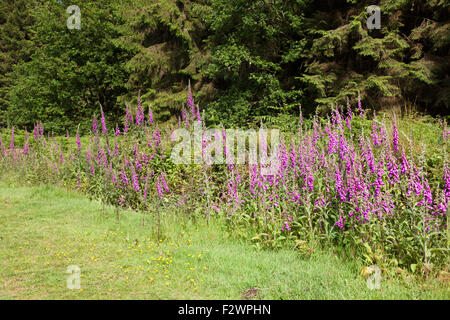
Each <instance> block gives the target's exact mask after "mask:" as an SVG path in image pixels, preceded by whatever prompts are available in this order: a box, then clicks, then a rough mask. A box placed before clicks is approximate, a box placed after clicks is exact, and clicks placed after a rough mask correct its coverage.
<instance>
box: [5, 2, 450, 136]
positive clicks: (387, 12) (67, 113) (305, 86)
mask: <svg viewBox="0 0 450 320" xmlns="http://www.w3.org/2000/svg"><path fill="white" fill-rule="evenodd" d="M72 4H78V5H79V6H80V8H81V14H82V19H81V20H82V28H81V30H68V29H67V27H66V20H67V18H68V16H69V15H68V14H67V13H66V8H67V7H68V6H69V5H72ZM372 4H377V5H378V6H379V7H380V8H381V13H382V16H381V29H380V30H368V28H367V26H366V21H367V18H368V14H367V13H366V9H367V7H368V6H369V5H372ZM0 8H1V10H0V35H1V37H0V126H6V125H7V123H11V124H13V123H14V124H15V125H18V126H30V125H31V124H32V123H31V122H32V121H36V120H41V121H42V122H43V123H44V124H45V125H46V127H48V128H49V129H51V130H54V131H55V132H56V131H58V132H65V128H66V127H70V128H74V127H76V126H77V124H78V123H79V122H81V123H83V125H82V128H83V127H85V126H87V125H88V124H87V123H88V122H89V121H90V119H91V117H92V114H93V113H94V111H95V110H99V109H98V103H99V102H100V103H101V104H102V105H103V108H104V110H105V112H106V113H107V116H108V120H109V121H114V122H119V121H120V117H121V116H122V114H123V110H124V108H125V105H126V104H129V105H131V106H132V107H133V108H135V107H136V105H137V100H136V99H137V98H136V97H137V93H138V92H140V93H141V97H142V101H143V105H144V108H145V109H146V110H148V108H149V107H151V108H152V110H153V112H154V115H155V117H156V119H157V120H159V121H165V120H168V119H169V118H176V117H178V116H179V115H180V109H181V107H182V106H183V104H185V102H186V88H187V84H188V81H189V80H190V82H191V84H192V88H193V94H194V100H195V103H196V104H199V106H200V110H201V111H205V115H206V120H207V122H208V123H209V124H219V123H222V124H224V125H227V126H233V125H238V126H248V125H250V126H255V125H259V123H260V122H261V121H262V122H265V123H268V124H272V125H277V126H281V127H286V126H291V124H292V123H293V122H294V120H293V119H295V117H297V116H298V110H299V106H300V105H302V109H303V111H304V114H305V115H307V114H308V113H309V114H313V113H315V112H316V111H318V112H322V113H324V112H326V111H327V110H328V109H329V107H330V106H334V105H335V104H336V103H337V104H341V105H345V103H346V100H347V98H349V99H350V102H351V105H352V106H355V104H356V97H357V95H358V92H360V95H361V98H362V100H363V105H364V107H366V108H370V109H373V110H379V109H388V108H393V107H404V106H407V107H408V108H409V107H410V106H415V107H417V109H418V111H428V112H429V113H431V114H434V115H436V114H439V115H442V116H446V115H448V114H449V105H450V96H449V95H450V93H449V92H450V87H449V86H450V81H449V71H450V60H449V51H450V45H449V42H450V30H449V29H450V23H449V10H450V6H449V5H448V1H444V0H430V1H417V0H401V1H397V0H383V1H375V3H374V2H373V1H355V0H338V1H318V0H288V1H281V0H258V1H243V0H190V1H188V0H183V1H182V0H135V1H131V0H119V1H117V0H116V1H114V0H100V1H94V0H89V1H72V2H70V3H65V2H64V1H57V0H52V1H31V0H28V1H27V0H18V1H11V0H1V1H0ZM13 70H14V71H13Z"/></svg>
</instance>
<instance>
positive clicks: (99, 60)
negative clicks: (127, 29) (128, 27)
mask: <svg viewBox="0 0 450 320" xmlns="http://www.w3.org/2000/svg"><path fill="white" fill-rule="evenodd" d="M112 3H114V1H109V0H102V1H97V0H96V1H73V2H71V4H77V5H79V7H80V9H81V14H82V16H81V29H80V30H77V29H72V30H69V29H68V28H67V26H66V21H67V18H68V17H69V14H67V13H66V8H67V6H66V5H64V4H60V3H59V2H58V1H51V2H45V4H42V5H40V6H39V7H36V8H35V9H34V10H33V15H34V17H35V20H36V21H37V23H36V25H35V26H34V28H35V37H34V41H35V46H36V47H35V51H34V53H33V55H32V60H31V61H29V62H23V63H21V64H19V65H17V66H16V68H15V70H14V72H13V75H12V79H13V82H14V86H13V87H12V88H11V91H10V92H9V112H8V113H9V116H10V117H11V118H12V119H13V120H14V121H13V122H14V124H17V125H19V126H27V127H29V128H30V127H32V126H33V122H34V121H42V122H44V123H45V124H47V129H48V130H49V131H55V132H65V128H70V129H72V130H73V129H74V128H76V126H77V125H78V123H79V122H87V119H90V117H91V116H92V114H93V113H94V111H96V110H98V109H99V107H98V103H101V104H102V105H103V106H104V111H105V113H107V114H108V115H110V116H118V115H119V114H121V110H122V108H121V106H119V104H118V103H117V101H116V99H117V97H118V96H119V95H121V94H123V93H124V92H125V87H124V82H125V81H126V79H127V77H128V76H127V73H126V72H125V70H124V64H125V62H126V61H127V59H128V58H129V57H130V54H129V51H128V50H127V49H124V48H121V47H120V46H118V45H117V44H115V42H114V38H117V37H118V36H120V32H119V31H118V28H117V26H118V25H121V24H122V23H123V22H124V21H123V20H122V19H121V18H120V17H119V16H118V15H117V14H116V10H115V8H114V6H113V5H112Z"/></svg>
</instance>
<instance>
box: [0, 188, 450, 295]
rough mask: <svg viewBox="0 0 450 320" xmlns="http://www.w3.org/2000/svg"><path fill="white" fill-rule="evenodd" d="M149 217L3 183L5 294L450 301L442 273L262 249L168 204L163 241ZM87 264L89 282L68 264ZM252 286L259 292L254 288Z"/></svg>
mask: <svg viewBox="0 0 450 320" xmlns="http://www.w3.org/2000/svg"><path fill="white" fill-rule="evenodd" d="M154 234H155V230H154V229H152V226H151V223H150V220H148V221H147V223H146V224H145V225H144V226H143V225H142V216H141V215H140V214H138V213H136V212H132V211H126V212H125V211H122V212H121V213H120V220H118V219H117V217H116V213H115V210H114V209H112V208H106V209H105V210H103V209H102V205H101V204H100V203H97V202H93V201H89V200H88V199H86V197H84V196H83V195H80V194H77V193H75V192H72V191H67V190H64V189H61V188H58V187H54V186H49V185H45V186H40V187H33V186H19V185H17V184H11V183H7V182H0V257H1V259H0V279H1V280H0V298H1V299H243V298H247V299H253V298H256V299H450V292H449V288H448V287H446V286H445V285H444V284H443V283H441V282H439V281H438V280H429V281H428V282H426V283H424V282H418V281H416V280H412V278H408V277H405V278H402V279H400V278H399V279H397V280H386V279H384V280H382V282H381V289H380V290H369V289H368V288H367V286H366V278H364V277H363V276H362V275H361V268H362V266H360V265H358V264H356V263H355V262H348V261H343V260H342V259H339V258H337V257H336V256H334V255H333V254H331V253H324V252H319V251H317V252H315V253H313V254H312V255H311V256H308V257H305V256H301V255H300V254H299V253H297V252H295V251H292V250H280V251H257V250H256V249H254V248H253V247H252V246H251V245H249V244H246V243H242V242H239V241H236V240H233V239H230V238H228V237H227V233H226V232H225V231H224V230H222V229H221V228H220V223H219V222H217V221H216V222H215V221H214V220H212V221H210V223H209V224H208V225H206V224H205V222H203V221H202V222H196V223H193V222H192V221H191V220H188V219H186V218H180V217H176V216H174V213H172V212H166V213H165V215H164V217H163V236H164V237H163V238H164V239H163V240H162V241H161V242H160V243H158V241H157V240H156V238H155V236H154ZM70 265H77V266H79V267H80V268H81V289H79V290H70V289H68V288H67V284H66V279H67V277H68V274H67V273H66V269H67V267H68V266H70ZM252 289H254V290H252Z"/></svg>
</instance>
